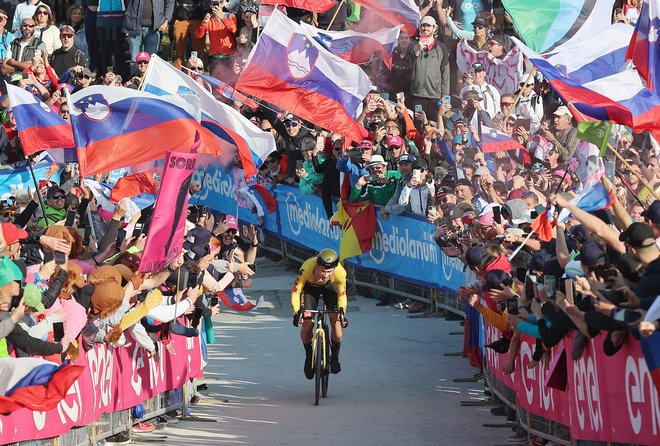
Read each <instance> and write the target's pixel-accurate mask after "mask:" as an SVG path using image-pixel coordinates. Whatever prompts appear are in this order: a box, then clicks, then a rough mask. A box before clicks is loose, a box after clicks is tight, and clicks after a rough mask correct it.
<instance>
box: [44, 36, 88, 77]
mask: <svg viewBox="0 0 660 446" xmlns="http://www.w3.org/2000/svg"><path fill="white" fill-rule="evenodd" d="M60 39H61V40H62V46H61V47H60V48H58V49H56V50H55V52H54V53H53V54H52V55H51V56H50V65H51V66H52V67H53V70H55V73H58V74H63V73H66V72H67V71H69V69H70V68H73V67H75V66H81V67H83V68H87V67H89V61H88V60H87V56H85V53H84V52H83V51H82V50H80V49H79V48H77V47H76V45H75V43H76V32H75V30H74V29H73V27H72V26H69V25H64V26H63V27H62V28H61V29H60Z"/></svg>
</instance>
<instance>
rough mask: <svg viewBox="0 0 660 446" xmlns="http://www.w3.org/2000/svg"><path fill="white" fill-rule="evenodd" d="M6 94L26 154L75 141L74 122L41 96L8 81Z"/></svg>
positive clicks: (64, 145) (72, 143) (65, 145)
mask: <svg viewBox="0 0 660 446" xmlns="http://www.w3.org/2000/svg"><path fill="white" fill-rule="evenodd" d="M7 95H8V96H9V103H10V104H11V108H12V110H13V112H14V118H15V119H16V127H17V128H18V136H19V138H20V139H21V142H22V147H23V153H25V155H26V156H29V155H32V154H34V153H36V152H39V151H40V150H45V149H64V148H69V147H74V146H75V145H76V144H75V142H74V141H73V132H72V131H71V125H70V124H69V123H68V122H66V121H65V120H64V119H62V118H60V116H59V115H58V114H57V113H55V112H54V111H53V110H52V109H51V108H50V107H49V106H48V105H46V104H45V103H43V102H42V101H41V100H40V99H39V98H37V97H36V96H34V95H33V94H32V93H30V92H28V91H26V90H23V89H22V88H18V87H16V86H14V85H7Z"/></svg>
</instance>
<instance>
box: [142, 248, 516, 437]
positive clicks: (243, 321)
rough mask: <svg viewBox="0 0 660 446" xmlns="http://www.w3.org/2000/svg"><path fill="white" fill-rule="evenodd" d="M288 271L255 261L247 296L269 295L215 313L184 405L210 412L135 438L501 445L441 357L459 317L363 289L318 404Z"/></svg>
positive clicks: (453, 346) (469, 371) (463, 373)
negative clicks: (198, 379) (198, 382)
mask: <svg viewBox="0 0 660 446" xmlns="http://www.w3.org/2000/svg"><path fill="white" fill-rule="evenodd" d="M295 271H296V269H295V267H293V266H291V265H278V264H274V263H273V262H271V261H268V260H264V259H260V261H259V270H258V275H257V277H256V278H255V280H254V286H253V287H252V288H251V289H249V290H246V291H247V292H246V295H248V296H249V297H251V298H252V299H253V300H256V298H258V297H259V296H260V295H264V297H265V304H264V305H263V306H262V307H261V308H260V309H258V310H257V311H255V312H251V313H236V312H233V311H226V312H223V313H221V314H220V315H219V316H218V317H217V318H216V338H217V339H216V340H217V343H216V344H215V345H212V346H210V347H209V356H210V357H209V365H208V366H207V367H206V369H205V378H204V379H203V380H202V381H203V382H205V383H207V385H208V390H206V391H204V392H202V393H201V394H200V396H202V401H201V402H200V403H198V404H197V405H195V406H192V407H191V412H192V414H193V415H195V416H198V417H201V418H203V419H206V420H210V421H181V422H179V423H177V424H175V425H171V426H168V427H166V428H165V429H163V430H159V431H156V433H155V434H147V435H145V436H143V437H141V439H142V440H140V441H139V442H146V441H147V440H158V439H159V438H158V436H159V435H166V436H167V438H166V439H164V441H165V442H166V444H168V445H186V446H187V445H193V444H194V445H197V444H200V445H221V444H245V445H258V446H260V445H309V444H317V445H335V444H337V445H340V444H341V445H359V446H370V445H405V446H412V445H492V444H502V443H506V438H507V437H508V436H510V435H511V434H512V432H511V430H510V429H508V428H485V427H482V423H500V422H502V421H503V419H502V418H497V417H494V416H492V415H490V413H489V412H488V411H489V409H490V406H485V407H478V408H474V407H461V406H460V401H464V400H470V399H478V398H483V392H482V391H483V385H482V384H478V383H454V382H453V381H452V379H453V378H457V377H461V378H464V377H469V376H472V375H473V374H474V373H476V369H474V368H472V367H470V366H469V365H468V363H467V360H466V359H464V358H460V357H445V356H443V353H446V352H455V351H459V350H461V348H462V342H463V338H462V336H457V335H450V334H449V333H450V332H455V331H460V330H461V329H462V327H460V326H459V323H458V322H455V321H451V322H450V321H445V320H444V319H442V318H439V317H425V318H418V317H415V318H412V317H409V314H408V312H407V310H400V309H395V308H392V307H378V306H376V301H375V300H373V299H367V298H364V297H361V296H355V297H354V299H353V300H351V301H350V302H349V311H348V317H349V321H350V326H349V327H348V329H347V330H346V332H345V338H344V343H343V345H342V351H341V364H342V369H343V370H342V372H341V373H340V374H338V375H331V377H330V386H329V390H328V397H327V398H325V399H322V400H321V403H320V405H319V406H318V407H315V406H314V400H313V398H314V382H313V381H308V380H307V379H305V377H304V375H303V371H302V365H303V360H304V352H303V348H302V346H301V343H300V338H299V331H298V329H296V328H294V327H293V326H292V324H291V310H290V303H289V293H290V290H291V285H292V283H293V279H294V277H295ZM156 434H157V435H156ZM161 440H162V439H161ZM134 442H135V441H134ZM149 442H150V443H151V441H149Z"/></svg>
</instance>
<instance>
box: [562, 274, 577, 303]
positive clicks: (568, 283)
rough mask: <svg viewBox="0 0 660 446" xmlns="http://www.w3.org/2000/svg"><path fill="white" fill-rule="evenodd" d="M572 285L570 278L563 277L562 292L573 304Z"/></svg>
mask: <svg viewBox="0 0 660 446" xmlns="http://www.w3.org/2000/svg"><path fill="white" fill-rule="evenodd" d="M574 286H575V285H574V282H573V280H572V279H564V288H565V290H564V294H566V300H567V301H568V303H570V304H575V293H574V288H573V287H574Z"/></svg>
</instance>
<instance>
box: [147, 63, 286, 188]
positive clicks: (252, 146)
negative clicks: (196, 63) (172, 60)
mask: <svg viewBox="0 0 660 446" xmlns="http://www.w3.org/2000/svg"><path fill="white" fill-rule="evenodd" d="M142 88H143V89H144V90H145V91H147V92H150V93H153V94H156V95H159V96H164V95H181V96H185V95H195V96H197V98H198V99H199V101H200V105H201V108H202V121H201V123H202V126H204V127H205V128H206V129H208V130H209V131H211V132H212V133H213V134H214V135H215V136H216V137H217V138H219V139H220V143H221V145H222V148H223V152H227V154H229V155H232V156H233V152H234V151H236V150H238V154H239V155H240V157H241V161H242V165H243V170H244V171H245V176H246V177H247V178H250V177H252V176H253V175H255V174H256V173H257V172H258V169H259V168H260V167H261V165H262V164H263V162H264V160H265V159H266V157H267V156H268V155H269V154H270V153H272V152H273V151H274V150H276V147H275V139H274V138H273V135H271V134H270V132H263V131H261V129H259V128H258V127H256V126H255V125H254V124H252V123H251V122H250V121H249V120H248V119H247V118H246V117H245V116H243V115H241V114H240V112H238V111H237V110H235V109H234V108H232V107H230V106H228V105H226V104H222V103H220V102H218V100H217V99H215V98H214V97H213V95H212V94H211V93H209V92H208V91H206V90H205V89H204V88H203V87H202V86H201V85H200V84H198V83H197V82H195V80H194V79H192V78H191V77H190V76H188V75H187V74H185V73H183V72H182V71H180V70H177V69H176V68H174V67H173V66H172V65H170V64H168V63H167V62H165V61H164V60H163V59H161V58H160V57H158V56H155V55H154V56H152V57H151V60H150V61H149V67H148V68H147V72H146V74H145V76H144V80H143V81H142ZM230 159H231V156H230V157H229V158H228V159H227V161H229V160H230Z"/></svg>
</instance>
